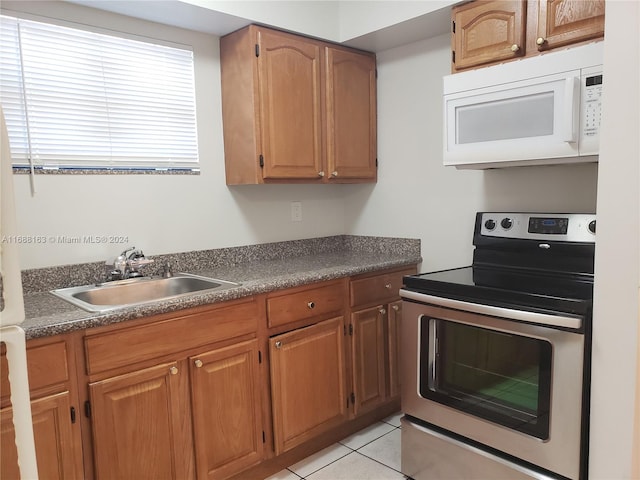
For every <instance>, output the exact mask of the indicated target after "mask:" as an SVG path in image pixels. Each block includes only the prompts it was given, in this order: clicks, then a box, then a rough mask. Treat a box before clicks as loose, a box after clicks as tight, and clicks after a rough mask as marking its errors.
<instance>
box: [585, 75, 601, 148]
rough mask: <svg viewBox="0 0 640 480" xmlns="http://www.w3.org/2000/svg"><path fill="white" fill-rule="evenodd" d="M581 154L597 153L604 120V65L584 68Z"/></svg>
mask: <svg viewBox="0 0 640 480" xmlns="http://www.w3.org/2000/svg"><path fill="white" fill-rule="evenodd" d="M581 82H582V88H581V89H580V91H581V92H582V94H581V97H582V98H581V105H580V111H581V112H582V115H581V122H580V123H581V125H580V132H581V134H580V136H581V138H580V154H581V155H590V154H593V155H597V154H598V150H599V148H598V147H599V144H600V124H601V121H602V67H591V68H585V69H583V70H582V78H581Z"/></svg>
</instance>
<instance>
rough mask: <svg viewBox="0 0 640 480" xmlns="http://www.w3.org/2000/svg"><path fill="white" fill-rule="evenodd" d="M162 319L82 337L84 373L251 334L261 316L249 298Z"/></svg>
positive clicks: (254, 302)
mask: <svg viewBox="0 0 640 480" xmlns="http://www.w3.org/2000/svg"><path fill="white" fill-rule="evenodd" d="M163 318H164V320H159V321H158V322H154V323H147V324H145V325H139V326H135V327H130V328H127V327H123V328H119V329H117V330H114V331H110V332H108V333H102V334H96V335H89V336H87V337H85V351H86V357H87V373H88V374H89V375H93V374H95V373H99V372H103V371H106V370H110V369H115V368H119V367H124V366H127V365H130V364H133V363H136V362H141V361H145V360H149V359H152V358H156V357H160V356H162V355H169V354H171V353H174V352H180V351H183V350H186V349H191V348H196V347H199V346H203V345H207V344H210V343H214V342H219V341H222V340H226V339H230V338H234V337H238V336H241V335H246V334H250V333H255V332H256V330H257V326H258V319H259V318H261V316H260V309H259V307H258V303H257V302H256V300H255V299H251V300H250V301H244V302H242V303H237V302H232V303H231V304H226V305H225V304H221V305H220V306H216V307H213V308H210V309H206V310H198V311H195V312H192V313H183V312H180V313H178V314H176V316H175V317H173V318H166V316H165V317H163Z"/></svg>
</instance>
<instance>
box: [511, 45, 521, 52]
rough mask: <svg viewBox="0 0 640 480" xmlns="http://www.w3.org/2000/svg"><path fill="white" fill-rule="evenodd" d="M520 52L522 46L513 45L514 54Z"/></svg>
mask: <svg viewBox="0 0 640 480" xmlns="http://www.w3.org/2000/svg"><path fill="white" fill-rule="evenodd" d="M519 50H520V45H518V44H517V43H514V44H513V45H511V51H512V52H513V53H516V52H517V51H519Z"/></svg>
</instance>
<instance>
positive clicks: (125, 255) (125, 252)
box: [120, 247, 136, 258]
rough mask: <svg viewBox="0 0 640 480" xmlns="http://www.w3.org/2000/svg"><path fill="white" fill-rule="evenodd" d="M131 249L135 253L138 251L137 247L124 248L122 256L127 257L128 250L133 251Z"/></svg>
mask: <svg viewBox="0 0 640 480" xmlns="http://www.w3.org/2000/svg"><path fill="white" fill-rule="evenodd" d="M131 251H133V253H135V251H136V247H129V248H126V249H124V250H123V251H122V253H121V254H120V256H121V257H122V258H127V252H131Z"/></svg>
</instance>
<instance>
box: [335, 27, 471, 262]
mask: <svg viewBox="0 0 640 480" xmlns="http://www.w3.org/2000/svg"><path fill="white" fill-rule="evenodd" d="M377 60H378V162H379V167H378V183H377V184H376V185H375V186H359V187H353V188H352V192H351V193H350V194H349V195H347V197H346V198H345V201H346V210H347V225H348V226H349V233H352V234H360V235H383V236H401V237H412V238H420V239H421V240H422V254H423V258H424V263H423V270H438V269H443V268H449V267H458V266H464V265H467V264H469V263H470V261H471V238H472V235H473V219H474V214H475V212H476V210H477V209H478V206H479V205H481V204H482V194H483V184H482V178H483V177H482V173H480V172H477V171H466V172H461V171H457V170H455V169H452V168H445V167H444V166H443V165H442V136H443V131H442V76H443V75H445V74H447V73H448V71H449V68H450V64H449V37H448V35H442V36H439V37H436V38H434V39H430V40H424V41H420V42H415V43H412V44H410V45H406V46H404V47H399V48H394V49H391V50H387V51H384V52H380V53H379V54H378V59H377Z"/></svg>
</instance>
